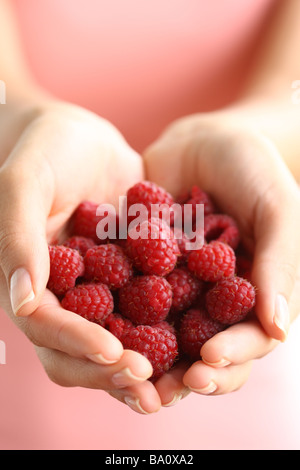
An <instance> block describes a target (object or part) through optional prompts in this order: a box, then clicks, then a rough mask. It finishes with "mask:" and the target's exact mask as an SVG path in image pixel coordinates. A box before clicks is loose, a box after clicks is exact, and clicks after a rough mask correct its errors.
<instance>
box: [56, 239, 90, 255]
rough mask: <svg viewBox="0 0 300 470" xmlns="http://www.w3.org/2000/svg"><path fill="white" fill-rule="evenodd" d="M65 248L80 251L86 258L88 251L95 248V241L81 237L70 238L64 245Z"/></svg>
mask: <svg viewBox="0 0 300 470" xmlns="http://www.w3.org/2000/svg"><path fill="white" fill-rule="evenodd" d="M63 246H67V247H69V248H73V250H77V251H79V253H80V254H81V256H85V254H86V252H87V250H89V249H90V248H92V247H93V246H95V242H94V240H92V239H91V238H86V237H81V236H76V235H74V236H73V237H69V238H68V239H67V240H66V241H65V242H64V243H63Z"/></svg>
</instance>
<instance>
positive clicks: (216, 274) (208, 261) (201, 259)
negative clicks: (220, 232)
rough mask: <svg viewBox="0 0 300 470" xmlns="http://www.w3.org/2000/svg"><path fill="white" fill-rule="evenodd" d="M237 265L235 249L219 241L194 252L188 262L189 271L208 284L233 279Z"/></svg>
mask: <svg viewBox="0 0 300 470" xmlns="http://www.w3.org/2000/svg"><path fill="white" fill-rule="evenodd" d="M235 264H236V258H235V253H234V251H233V249H232V248H231V247H230V246H229V245H227V244H225V243H222V242H219V241H212V242H210V243H209V244H207V245H204V246H203V247H202V248H200V250H195V251H192V252H191V254H190V256H189V260H188V268H189V270H190V271H191V272H192V273H193V274H194V275H195V276H197V277H198V278H199V279H202V280H203V281H208V282H216V281H219V280H220V279H223V278H227V277H232V276H233V275H234V273H235Z"/></svg>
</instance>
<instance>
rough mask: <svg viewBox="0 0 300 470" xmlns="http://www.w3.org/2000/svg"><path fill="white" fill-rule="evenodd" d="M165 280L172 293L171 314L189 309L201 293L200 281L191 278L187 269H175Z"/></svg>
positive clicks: (193, 277) (201, 284)
mask: <svg viewBox="0 0 300 470" xmlns="http://www.w3.org/2000/svg"><path fill="white" fill-rule="evenodd" d="M166 280H167V281H168V283H169V284H170V286H171V288H172V292H173V300H172V307H171V310H172V312H182V311H184V310H187V309H189V308H190V307H191V305H193V303H194V302H195V301H196V300H197V298H198V297H199V295H200V293H201V291H202V286H203V283H202V281H200V279H197V278H196V277H195V276H193V274H192V273H191V272H190V271H189V270H188V269H187V268H175V269H174V270H173V271H172V272H171V273H170V274H168V276H167V277H166Z"/></svg>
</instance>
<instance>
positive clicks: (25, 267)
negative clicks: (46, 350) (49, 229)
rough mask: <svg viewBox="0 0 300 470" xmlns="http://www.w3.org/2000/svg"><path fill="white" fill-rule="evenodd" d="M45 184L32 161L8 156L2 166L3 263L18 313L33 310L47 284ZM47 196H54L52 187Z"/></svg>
mask: <svg viewBox="0 0 300 470" xmlns="http://www.w3.org/2000/svg"><path fill="white" fill-rule="evenodd" d="M41 185H44V188H43V191H42V190H41ZM46 186H47V184H46V181H45V180H44V179H43V175H42V174H41V172H39V171H38V168H37V167H36V166H34V165H31V164H30V162H28V164H27V165H26V166H25V165H23V164H22V163H21V162H19V163H18V162H17V161H13V162H11V161H10V160H8V162H7V164H6V165H5V166H4V167H2V169H1V170H0V212H1V221H0V267H1V269H2V271H3V273H4V275H5V278H6V282H7V286H8V290H9V294H10V301H11V307H12V310H13V312H14V313H15V314H16V315H28V314H30V313H31V312H33V311H34V309H35V308H36V307H37V305H38V304H39V301H40V298H41V295H42V292H43V291H44V289H45V287H46V285H47V280H48V276H49V253H48V245H47V240H46V233H45V232H46V216H47V207H46V206H47V203H46V202H45V201H44V200H43V197H42V194H44V190H45V189H46ZM46 190H47V189H46ZM48 196H49V199H51V195H50V191H49V192H48Z"/></svg>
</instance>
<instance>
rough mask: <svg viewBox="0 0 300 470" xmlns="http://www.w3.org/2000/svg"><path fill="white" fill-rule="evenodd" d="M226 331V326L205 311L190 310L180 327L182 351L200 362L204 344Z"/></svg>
mask: <svg viewBox="0 0 300 470" xmlns="http://www.w3.org/2000/svg"><path fill="white" fill-rule="evenodd" d="M224 329H225V326H224V325H222V324H221V323H220V322H218V321H216V320H213V319H212V318H211V317H210V316H209V315H208V313H207V312H206V311H205V310H204V309H191V310H188V311H187V313H186V314H185V315H184V316H183V318H182V320H181V324H180V327H179V333H178V337H179V340H178V341H179V345H180V348H181V351H182V352H183V353H184V354H186V355H187V356H188V357H190V359H192V360H200V350H201V348H202V346H203V344H204V343H206V341H208V340H209V339H210V338H212V337H213V336H215V335H216V334H217V333H219V332H220V331H223V330H224Z"/></svg>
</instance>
